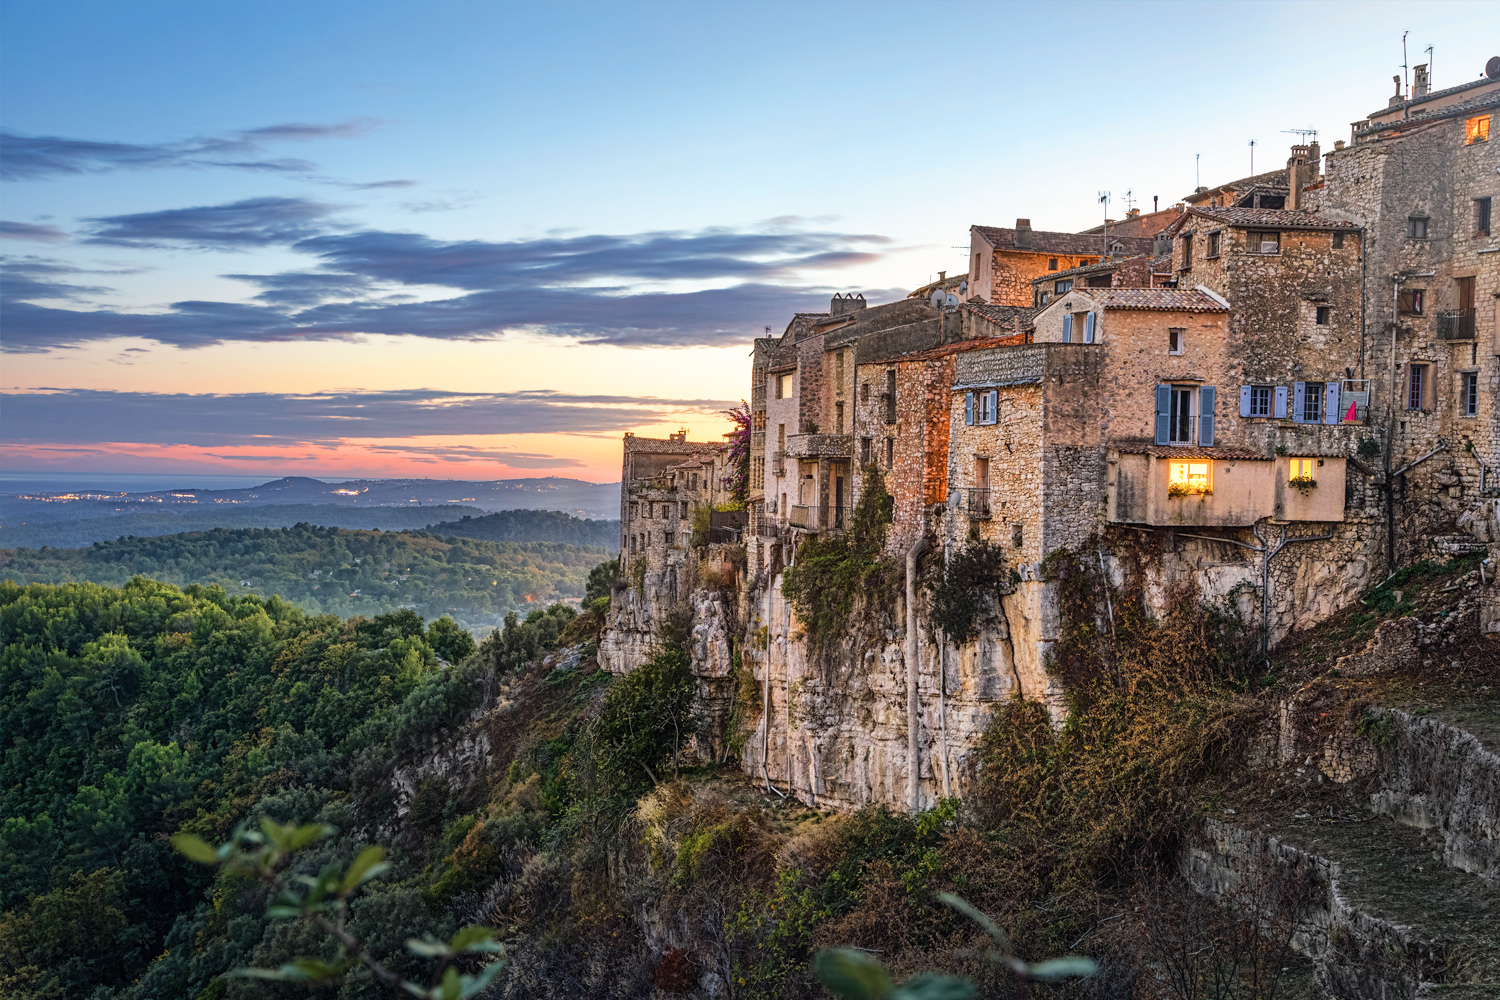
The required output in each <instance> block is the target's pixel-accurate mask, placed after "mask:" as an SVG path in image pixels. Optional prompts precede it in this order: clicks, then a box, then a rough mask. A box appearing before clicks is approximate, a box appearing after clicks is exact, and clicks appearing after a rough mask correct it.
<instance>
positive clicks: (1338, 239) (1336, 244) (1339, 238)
mask: <svg viewBox="0 0 1500 1000" xmlns="http://www.w3.org/2000/svg"><path fill="white" fill-rule="evenodd" d="M1333 248H1334V249H1335V250H1342V249H1344V234H1343V233H1334V234H1333Z"/></svg>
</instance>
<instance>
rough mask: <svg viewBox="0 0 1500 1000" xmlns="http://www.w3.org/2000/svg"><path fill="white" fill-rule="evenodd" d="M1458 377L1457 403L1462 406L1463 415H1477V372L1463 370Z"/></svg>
mask: <svg viewBox="0 0 1500 1000" xmlns="http://www.w3.org/2000/svg"><path fill="white" fill-rule="evenodd" d="M1460 378H1461V379H1462V383H1461V384H1460V386H1459V405H1460V406H1461V407H1463V415H1464V416H1466V417H1477V416H1479V373H1478V372H1464V373H1463V374H1462V375H1461V376H1460Z"/></svg>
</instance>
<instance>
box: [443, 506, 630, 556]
mask: <svg viewBox="0 0 1500 1000" xmlns="http://www.w3.org/2000/svg"><path fill="white" fill-rule="evenodd" d="M427 530H428V531H430V532H432V533H433V534H435V535H451V536H458V537H460V538H480V539H484V540H485V541H489V542H565V543H567V544H569V545H597V546H600V547H602V548H606V549H611V550H613V549H617V548H619V547H620V522H619V521H611V520H601V521H590V520H585V519H582V518H577V517H570V516H569V515H567V514H564V513H561V512H560V511H552V510H502V511H499V512H497V513H494V514H485V515H483V516H482V517H472V516H466V517H462V518H460V519H459V520H457V521H444V522H442V523H441V524H433V525H430V526H428V528H427Z"/></svg>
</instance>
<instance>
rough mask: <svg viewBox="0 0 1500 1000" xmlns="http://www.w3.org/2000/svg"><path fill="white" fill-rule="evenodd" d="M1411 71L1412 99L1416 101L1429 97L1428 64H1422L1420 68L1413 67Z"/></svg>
mask: <svg viewBox="0 0 1500 1000" xmlns="http://www.w3.org/2000/svg"><path fill="white" fill-rule="evenodd" d="M1411 70H1412V81H1411V99H1412V100H1414V101H1415V100H1416V99H1417V98H1419V97H1426V96H1427V82H1428V81H1427V64H1426V63H1422V64H1421V65H1420V66H1413V67H1412V68H1411Z"/></svg>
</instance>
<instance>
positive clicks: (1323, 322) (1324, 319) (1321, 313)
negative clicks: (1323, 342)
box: [1317, 306, 1333, 326]
mask: <svg viewBox="0 0 1500 1000" xmlns="http://www.w3.org/2000/svg"><path fill="white" fill-rule="evenodd" d="M1332 318H1333V307H1332V306H1318V319H1317V323H1318V325H1319V326H1327V325H1328V324H1329V323H1330V322H1331V321H1332Z"/></svg>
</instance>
